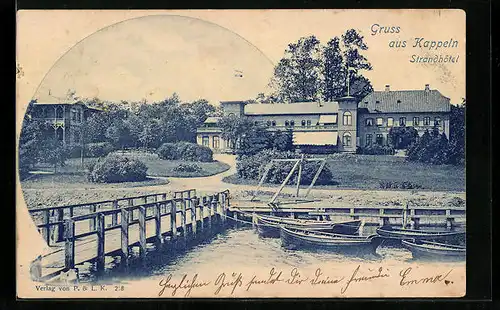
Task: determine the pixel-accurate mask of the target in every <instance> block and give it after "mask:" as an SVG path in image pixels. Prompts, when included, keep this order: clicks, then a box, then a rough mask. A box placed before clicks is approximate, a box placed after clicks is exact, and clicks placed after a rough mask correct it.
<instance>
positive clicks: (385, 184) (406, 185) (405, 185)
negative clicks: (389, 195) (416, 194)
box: [379, 181, 422, 189]
mask: <svg viewBox="0 0 500 310" xmlns="http://www.w3.org/2000/svg"><path fill="white" fill-rule="evenodd" d="M379 185H380V188H383V189H389V188H400V189H418V188H422V186H421V185H420V184H415V183H412V182H409V181H403V182H398V181H380V182H379Z"/></svg>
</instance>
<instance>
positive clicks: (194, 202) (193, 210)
mask: <svg viewBox="0 0 500 310" xmlns="http://www.w3.org/2000/svg"><path fill="white" fill-rule="evenodd" d="M197 205H198V198H191V200H190V206H191V232H192V234H193V236H196V232H197V228H198V227H196V226H197V225H198V224H197V221H196V206H197Z"/></svg>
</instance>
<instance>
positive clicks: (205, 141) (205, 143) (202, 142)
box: [201, 136, 210, 147]
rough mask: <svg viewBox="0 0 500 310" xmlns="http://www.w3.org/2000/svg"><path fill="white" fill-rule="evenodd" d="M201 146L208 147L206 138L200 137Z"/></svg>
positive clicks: (208, 143)
mask: <svg viewBox="0 0 500 310" xmlns="http://www.w3.org/2000/svg"><path fill="white" fill-rule="evenodd" d="M201 144H202V145H203V146H206V147H210V142H209V139H208V136H203V137H201Z"/></svg>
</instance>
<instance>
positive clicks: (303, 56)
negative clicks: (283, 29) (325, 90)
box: [270, 36, 321, 102]
mask: <svg viewBox="0 0 500 310" xmlns="http://www.w3.org/2000/svg"><path fill="white" fill-rule="evenodd" d="M320 68H321V59H320V42H319V40H318V39H317V38H316V37H315V36H309V37H302V38H300V39H299V40H298V41H297V42H296V43H290V44H289V45H288V47H287V49H286V50H285V55H284V57H283V58H282V59H281V60H280V61H279V63H278V65H277V66H276V67H275V69H274V76H273V77H272V79H271V82H270V86H271V88H272V89H273V90H274V91H273V94H272V97H274V98H276V99H277V100H278V101H281V102H303V101H316V100H317V99H318V98H319V84H320Z"/></svg>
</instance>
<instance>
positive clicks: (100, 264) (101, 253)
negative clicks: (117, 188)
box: [94, 213, 106, 272]
mask: <svg viewBox="0 0 500 310" xmlns="http://www.w3.org/2000/svg"><path fill="white" fill-rule="evenodd" d="M96 217H97V258H96V269H97V271H98V272H100V271H103V270H104V264H105V260H104V258H105V250H104V239H105V232H106V226H105V223H104V219H105V216H104V214H102V213H99V214H97V216H96ZM94 218H95V217H94Z"/></svg>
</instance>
